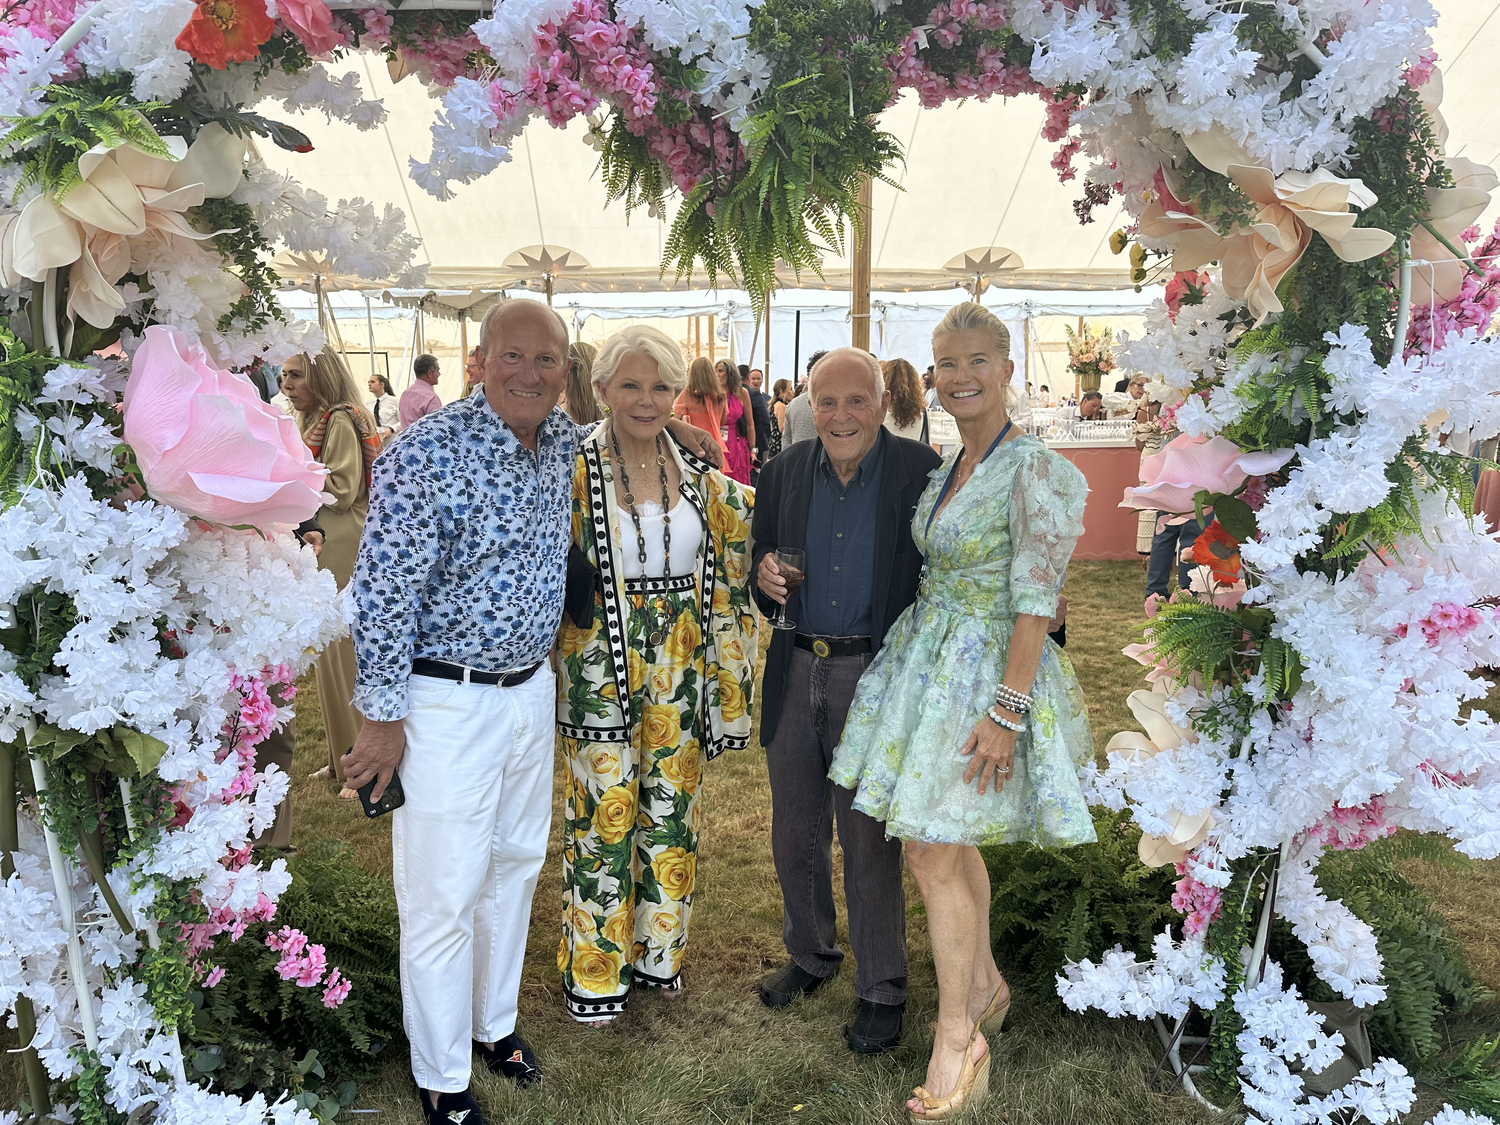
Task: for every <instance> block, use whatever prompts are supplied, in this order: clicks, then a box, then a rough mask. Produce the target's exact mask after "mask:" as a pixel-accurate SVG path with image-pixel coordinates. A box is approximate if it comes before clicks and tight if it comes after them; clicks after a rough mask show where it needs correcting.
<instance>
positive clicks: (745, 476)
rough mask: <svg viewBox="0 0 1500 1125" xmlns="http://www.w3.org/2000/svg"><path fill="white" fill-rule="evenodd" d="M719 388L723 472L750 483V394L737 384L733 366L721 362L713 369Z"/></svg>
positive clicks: (752, 417) (752, 427)
mask: <svg viewBox="0 0 1500 1125" xmlns="http://www.w3.org/2000/svg"><path fill="white" fill-rule="evenodd" d="M715 366H716V368H717V371H718V376H719V386H721V387H723V388H724V471H725V472H726V473H728V474H729V475H730V476H731V477H733V478H734V479H735V480H737V481H739V482H740V483H741V484H749V483H750V469H751V462H750V456H751V455H750V451H751V450H752V449H754V448H755V415H754V413H753V412H752V411H751V409H750V392H749V391H747V390H745V388H744V386H743V385H742V384H741V382H740V373H739V371H738V370H737V369H736V368H735V366H734V364H732V363H730V362H729V361H728V360H726V359H721V360H719V362H718V363H717V364H716V365H715Z"/></svg>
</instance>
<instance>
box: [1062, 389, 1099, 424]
mask: <svg viewBox="0 0 1500 1125" xmlns="http://www.w3.org/2000/svg"><path fill="white" fill-rule="evenodd" d="M1063 417H1064V418H1067V419H1069V420H1071V421H1074V422H1097V421H1100V420H1102V419H1103V417H1104V396H1103V395H1102V394H1100V393H1099V392H1098V391H1089V392H1087V393H1086V394H1085V395H1084V396H1083V397H1082V398H1081V399H1079V400H1078V405H1077V406H1070V407H1068V408H1067V409H1066V410H1064V412H1063Z"/></svg>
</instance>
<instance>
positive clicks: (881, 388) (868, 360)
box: [807, 347, 885, 399]
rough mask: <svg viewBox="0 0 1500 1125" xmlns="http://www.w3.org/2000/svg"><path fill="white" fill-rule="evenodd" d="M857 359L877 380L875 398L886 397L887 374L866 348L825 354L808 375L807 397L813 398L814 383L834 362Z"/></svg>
mask: <svg viewBox="0 0 1500 1125" xmlns="http://www.w3.org/2000/svg"><path fill="white" fill-rule="evenodd" d="M840 359H856V360H858V361H859V362H860V363H862V364H863V365H864V366H865V369H866V370H867V371H869V373H870V378H872V379H874V380H875V397H876V398H884V397H885V373H884V372H883V371H881V370H880V361H879V360H878V359H876V358H875V357H874V356H873V355H871V354H870V353H869V352H867V351H865V349H864V348H855V347H845V348H834V349H833V350H832V351H827V352H824V353H823V354H822V355H821V356H819V357H818V362H817V363H815V364H813V366H812V370H811V371H809V372H808V373H807V397H808V398H809V399H810V398H812V383H813V379H815V378H816V377H817V374H818V372H819V371H821V370H823V368H825V367H827V366H828V365H829V364H830V363H831V362H833V361H834V360H840Z"/></svg>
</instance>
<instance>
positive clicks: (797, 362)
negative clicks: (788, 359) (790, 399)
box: [792, 309, 802, 387]
mask: <svg viewBox="0 0 1500 1125" xmlns="http://www.w3.org/2000/svg"><path fill="white" fill-rule="evenodd" d="M801 381H802V310H801V309H798V310H797V315H796V319H795V320H794V321H793V322H792V386H794V387H795V386H796V385H797V384H798V383H800V382H801Z"/></svg>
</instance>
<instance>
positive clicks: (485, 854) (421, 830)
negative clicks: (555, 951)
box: [391, 664, 557, 1093]
mask: <svg viewBox="0 0 1500 1125" xmlns="http://www.w3.org/2000/svg"><path fill="white" fill-rule="evenodd" d="M556 712H557V699H556V684H555V679H554V676H553V673H552V670H551V668H550V667H549V666H548V665H546V664H543V665H542V667H540V668H538V669H537V671H536V673H535V674H534V675H533V676H532V677H531V679H530V680H528V681H526V683H524V684H520V685H518V686H516V687H510V688H503V687H498V686H489V687H484V686H481V685H479V684H463V683H457V682H454V681H450V680H439V679H433V678H429V677H427V676H413V677H412V678H411V711H410V713H408V715H407V716H406V721H405V730H406V755H405V757H403V758H402V760H401V767H400V774H401V785H402V788H403V789H405V791H406V804H405V805H403V806H402V807H401V808H399V809H397V810H396V811H395V812H393V813H392V814H391V851H392V857H393V864H392V866H393V869H394V870H393V872H392V875H393V879H394V881H395V884H396V907H397V911H398V913H399V915H400V918H401V1006H402V1022H403V1024H404V1025H405V1027H406V1037H407V1039H408V1040H410V1042H411V1071H412V1076H413V1077H414V1078H415V1079H416V1081H417V1085H418V1086H420V1087H422V1088H423V1089H425V1090H434V1091H436V1092H438V1093H453V1092H456V1091H459V1090H463V1089H466V1088H467V1087H468V1085H469V1072H470V1069H471V1065H472V1062H471V1056H472V1052H473V1044H472V1042H471V1040H476V1039H477V1040H479V1041H480V1042H482V1043H490V1042H493V1041H495V1040H496V1039H503V1038H505V1037H506V1036H507V1035H509V1034H510V1033H511V1032H512V1031H514V1030H515V1027H516V997H517V994H518V992H519V991H520V986H521V961H522V958H523V957H524V956H525V953H526V931H527V929H528V926H529V924H530V921H531V895H532V892H533V891H535V890H536V880H537V875H538V874H539V873H540V872H541V869H542V860H543V858H544V857H545V856H546V854H547V832H548V830H549V828H550V827H551V824H552V767H553V753H552V752H553V738H554V734H555V725H554V724H555V720H556Z"/></svg>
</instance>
